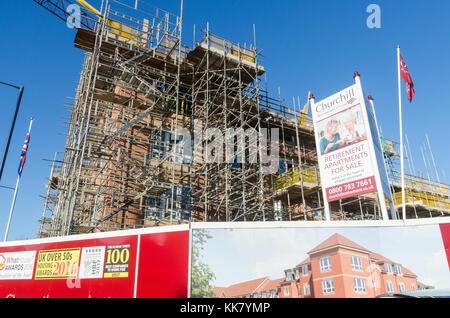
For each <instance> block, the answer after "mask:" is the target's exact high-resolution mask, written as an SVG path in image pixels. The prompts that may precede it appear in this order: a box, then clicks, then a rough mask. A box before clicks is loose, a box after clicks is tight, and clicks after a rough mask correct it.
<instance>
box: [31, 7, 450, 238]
mask: <svg viewBox="0 0 450 318" xmlns="http://www.w3.org/2000/svg"><path fill="white" fill-rule="evenodd" d="M35 2H37V3H38V4H40V5H42V6H43V7H45V8H47V9H48V10H50V11H52V12H53V13H55V14H56V15H58V16H60V17H62V18H67V14H66V15H65V13H64V12H65V10H61V5H60V2H59V1H42V0H35ZM78 2H79V3H80V4H82V5H84V7H85V9H83V14H82V18H81V20H80V21H79V22H80V25H79V27H78V28H77V32H76V36H75V46H76V47H77V48H79V49H81V50H83V51H84V54H85V58H84V63H83V65H82V71H81V76H80V81H79V84H78V88H77V90H76V96H75V98H74V99H73V100H72V101H71V102H70V105H69V108H70V109H69V111H70V120H69V123H68V124H69V126H68V131H67V140H66V145H65V150H64V152H63V155H62V156H55V160H53V166H52V169H51V173H50V178H49V183H48V186H47V189H46V190H47V193H46V196H45V200H44V210H43V215H42V218H41V220H40V230H39V236H40V237H47V236H60V235H67V234H76V233H89V232H93V231H112V230H121V229H132V228H142V227H150V226H158V225H167V224H179V223H187V222H193V221H197V222H234V221H301V220H304V221H308V220H323V219H324V215H323V204H322V203H323V199H322V190H321V186H320V175H319V169H318V164H317V155H316V149H315V139H314V130H313V126H312V122H311V120H310V118H309V117H308V116H307V114H308V108H307V107H308V104H306V107H300V101H299V100H295V99H294V100H293V101H292V102H291V101H289V102H287V101H285V100H284V99H283V98H282V97H281V96H277V97H276V98H274V97H271V96H269V93H268V91H267V83H266V81H265V78H266V77H265V69H264V66H262V65H261V64H262V60H261V52H260V51H259V50H258V49H257V48H256V45H255V43H253V44H252V45H249V46H247V45H244V46H242V45H240V44H237V43H233V42H232V41H229V40H225V39H222V38H220V37H218V36H216V35H214V34H212V33H211V31H210V28H209V25H207V26H206V29H205V30H203V31H202V32H201V33H200V34H197V36H194V37H195V39H194V43H193V47H187V46H185V45H183V44H182V25H183V19H182V16H183V15H182V10H183V9H182V8H181V11H180V14H179V15H174V14H171V13H169V12H166V11H164V10H161V9H159V8H155V7H153V6H151V5H150V4H148V3H147V2H145V1H141V0H133V1H126V0H122V1H114V0H109V1H105V0H104V1H102V5H101V7H100V8H99V9H98V10H97V9H95V8H94V7H91V6H90V5H88V4H87V3H86V2H85V1H78ZM63 13H64V14H63ZM196 38H199V41H197V39H196ZM229 128H232V129H235V131H239V129H242V130H244V131H247V130H249V129H251V130H252V131H256V132H257V134H258V137H261V136H262V135H263V131H267V132H270V131H272V130H271V129H273V128H275V130H277V131H278V132H279V133H278V134H279V136H278V137H279V138H278V139H277V140H278V143H277V147H276V149H277V154H276V155H277V156H278V158H279V167H278V169H276V172H272V173H267V172H266V170H267V167H266V165H267V163H266V162H263V160H262V156H261V154H262V153H263V152H264V153H266V152H267V151H269V149H268V147H267V145H266V144H265V143H264V142H261V140H264V139H261V138H257V139H256V141H255V140H252V139H251V138H244V144H245V147H243V148H242V147H238V143H239V140H238V138H234V136H231V138H221V139H218V138H216V137H217V136H213V135H214V131H216V135H217V134H219V133H218V132H222V134H224V135H225V133H224V131H225V130H226V129H229ZM183 132H185V133H188V134H190V135H191V136H196V135H200V136H202V138H200V139H199V140H196V139H195V138H194V142H193V143H187V142H186V138H185V137H184V136H185V134H184V133H183ZM213 137H215V141H216V143H215V145H216V146H223V147H222V149H224V148H226V146H227V145H228V146H229V145H230V143H231V144H232V149H234V150H235V151H234V155H235V157H234V158H235V159H236V158H243V159H245V160H234V161H233V160H231V161H230V160H215V161H209V160H207V158H206V157H208V155H211V156H213V157H215V158H216V159H223V158H224V157H225V156H226V155H227V154H226V153H224V152H221V151H219V149H220V148H221V147H211V144H212V143H211V140H212V139H214V138H213ZM266 137H267V138H266V139H267V140H268V139H270V137H272V136H269V134H266ZM217 140H219V144H217ZM181 145H184V148H189V149H191V151H183V152H180V148H181ZM386 145H387V146H388V145H389V144H388V143H386ZM390 145H391V146H392V145H393V143H390ZM394 148H395V147H391V148H389V147H386V149H385V157H386V162H387V167H388V172H389V177H390V178H391V180H390V181H391V190H392V193H393V197H394V201H395V204H396V206H397V207H398V206H401V205H402V202H401V187H400V185H399V182H398V173H397V172H396V171H397V170H396V169H395V167H396V166H397V165H396V162H395V160H396V158H397V156H396V153H395V149H394ZM251 149H253V150H255V151H256V153H257V154H259V155H258V156H256V160H249V159H251V158H250V157H251V155H252V153H251V151H250V150H251ZM198 158H200V159H202V160H198ZM226 159H230V158H226ZM409 174H410V175H411V176H409V177H408V178H407V187H406V191H407V192H406V204H407V217H408V218H422V217H434V216H444V215H450V201H449V192H448V191H449V188H448V185H445V184H442V183H440V182H434V181H431V179H430V178H428V179H429V180H426V179H425V178H423V177H414V176H412V171H409ZM331 211H332V213H331V218H332V220H374V219H381V213H380V205H379V203H378V202H377V197H376V195H371V194H368V195H363V196H358V197H353V198H351V199H345V200H340V201H337V202H333V203H332V204H331Z"/></svg>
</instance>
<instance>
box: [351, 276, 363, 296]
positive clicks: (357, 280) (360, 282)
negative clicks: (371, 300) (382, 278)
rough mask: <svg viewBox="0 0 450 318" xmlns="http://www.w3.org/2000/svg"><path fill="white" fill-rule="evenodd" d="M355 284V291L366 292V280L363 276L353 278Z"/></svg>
mask: <svg viewBox="0 0 450 318" xmlns="http://www.w3.org/2000/svg"><path fill="white" fill-rule="evenodd" d="M353 285H354V287H355V292H357V293H365V292H366V280H365V279H363V278H357V277H355V278H353Z"/></svg>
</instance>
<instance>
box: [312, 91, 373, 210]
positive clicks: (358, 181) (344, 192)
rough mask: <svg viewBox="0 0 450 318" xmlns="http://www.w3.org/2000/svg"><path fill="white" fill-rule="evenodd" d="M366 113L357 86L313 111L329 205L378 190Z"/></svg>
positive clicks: (338, 94)
mask: <svg viewBox="0 0 450 318" xmlns="http://www.w3.org/2000/svg"><path fill="white" fill-rule="evenodd" d="M365 111H366V110H365V104H364V100H363V99H362V98H361V94H360V92H359V87H358V85H357V84H355V85H352V86H350V87H348V88H346V89H344V90H342V91H340V92H338V93H336V94H334V95H332V96H330V97H328V98H326V99H324V100H322V101H320V102H318V103H315V104H314V106H313V107H312V115H313V121H314V129H315V132H316V145H317V149H318V151H317V152H318V157H319V167H320V176H321V182H322V187H323V188H324V189H325V194H326V199H327V201H328V202H333V201H336V200H340V199H344V198H348V197H352V196H356V195H361V194H365V193H368V192H374V191H376V190H377V186H376V180H375V170H374V164H373V160H374V158H372V155H371V152H370V147H372V143H371V141H370V143H369V140H368V129H370V128H369V125H368V123H367V122H366V119H365V118H366V115H365Z"/></svg>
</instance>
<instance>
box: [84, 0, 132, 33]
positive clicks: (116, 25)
mask: <svg viewBox="0 0 450 318" xmlns="http://www.w3.org/2000/svg"><path fill="white" fill-rule="evenodd" d="M77 2H78V3H79V4H81V5H82V6H83V7H85V8H86V9H87V10H89V11H91V12H92V13H93V14H95V15H96V16H98V17H99V18H102V17H103V16H102V13H101V12H100V11H98V10H97V9H96V8H94V7H93V6H92V5H90V4H89V3H88V2H86V1H85V0H77ZM106 23H107V24H108V25H109V26H110V27H112V28H113V30H112V33H114V34H118V35H120V36H123V37H124V38H127V39H130V40H135V41H136V40H137V39H136V37H135V36H134V35H133V34H131V33H130V32H131V31H132V28H131V27H129V26H127V25H126V24H123V23H120V22H116V21H113V20H110V19H107V20H106Z"/></svg>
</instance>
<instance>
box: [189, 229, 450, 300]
mask: <svg viewBox="0 0 450 318" xmlns="http://www.w3.org/2000/svg"><path fill="white" fill-rule="evenodd" d="M388 222H390V223H388ZM388 222H385V221H375V222H372V225H371V224H370V223H371V222H351V225H346V226H342V225H339V224H338V223H339V222H330V224H328V225H325V224H324V226H311V225H309V226H308V225H307V224H305V225H303V226H301V225H300V226H297V225H296V226H289V225H288V224H286V225H285V226H284V227H283V226H281V227H275V226H273V227H264V226H257V225H256V226H245V225H242V226H237V227H236V226H235V227H227V226H224V227H220V226H215V227H209V228H208V226H207V225H206V226H203V225H200V226H201V229H193V237H195V236H196V231H202V232H203V234H202V235H203V236H206V235H207V236H208V237H209V239H208V240H207V241H206V242H203V243H202V246H201V247H202V248H201V255H200V256H199V258H200V259H202V262H203V263H204V264H207V266H208V269H209V271H210V272H211V273H213V274H214V277H215V279H214V281H212V282H211V284H212V286H213V291H214V297H224V298H234V297H238V298H239V297H243V298H272V297H276V298H374V297H378V296H381V295H385V294H393V293H422V292H424V291H425V290H426V292H429V293H430V294H432V293H433V292H434V291H436V292H442V291H443V290H450V267H449V263H448V261H447V260H448V258H449V255H450V253H449V252H450V250H449V247H450V224H449V223H444V224H439V223H434V224H431V222H429V223H428V224H427V223H423V224H418V223H415V224H413V223H411V224H408V225H404V224H403V225H402V224H401V223H400V222H398V221H388ZM446 222H448V221H446ZM283 223H284V222H283ZM341 224H342V222H341ZM219 246H220V253H217V247H219ZM449 260H450V259H449ZM196 279H200V278H196ZM192 284H195V285H197V286H199V285H200V284H199V282H196V281H195V279H194V281H193V282H192Z"/></svg>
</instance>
